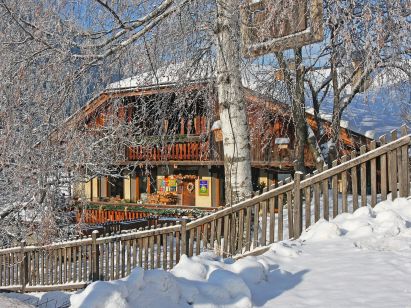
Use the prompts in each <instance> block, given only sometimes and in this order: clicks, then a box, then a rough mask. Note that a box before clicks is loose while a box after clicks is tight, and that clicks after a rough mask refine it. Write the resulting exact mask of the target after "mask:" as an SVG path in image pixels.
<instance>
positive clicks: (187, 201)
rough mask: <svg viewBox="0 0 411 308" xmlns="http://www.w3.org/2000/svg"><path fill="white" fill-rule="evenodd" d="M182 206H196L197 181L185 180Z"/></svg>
mask: <svg viewBox="0 0 411 308" xmlns="http://www.w3.org/2000/svg"><path fill="white" fill-rule="evenodd" d="M182 205H186V206H195V205H196V190H195V180H186V179H184V180H183V200H182Z"/></svg>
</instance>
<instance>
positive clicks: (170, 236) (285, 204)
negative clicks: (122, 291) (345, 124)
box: [0, 126, 411, 292]
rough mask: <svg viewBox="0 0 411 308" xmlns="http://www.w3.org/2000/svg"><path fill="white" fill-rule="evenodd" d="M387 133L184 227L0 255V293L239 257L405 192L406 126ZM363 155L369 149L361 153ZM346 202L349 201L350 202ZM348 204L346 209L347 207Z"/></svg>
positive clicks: (66, 285) (72, 285) (407, 167)
mask: <svg viewBox="0 0 411 308" xmlns="http://www.w3.org/2000/svg"><path fill="white" fill-rule="evenodd" d="M401 135H402V137H401V138H397V131H393V132H391V141H390V142H389V143H387V142H386V139H387V138H386V136H382V137H381V138H380V142H378V144H377V143H376V142H375V141H373V142H371V144H370V146H369V148H368V149H366V147H365V146H363V147H361V149H360V153H359V154H360V155H358V153H356V152H355V151H353V152H352V153H351V155H350V157H347V156H343V157H342V158H341V159H340V160H339V161H338V162H337V161H335V162H333V164H332V167H331V168H330V169H328V166H327V165H324V166H323V168H321V170H316V171H314V172H313V174H307V175H305V176H304V175H303V174H301V173H298V172H296V173H295V175H294V179H293V180H292V179H290V178H289V179H287V180H286V181H285V182H279V183H278V185H277V186H276V187H270V189H269V190H266V191H265V192H263V193H262V194H260V195H257V196H254V197H253V198H251V199H247V200H244V201H242V202H240V203H238V204H235V205H233V206H231V207H226V208H223V209H221V210H219V211H217V212H214V213H212V214H209V215H208V216H205V217H202V218H199V219H197V220H195V221H192V222H189V223H187V222H186V221H184V220H183V221H181V222H180V223H179V224H177V225H172V226H165V227H161V228H154V227H152V228H151V229H148V228H146V230H140V231H138V232H131V233H125V234H118V235H115V236H107V237H99V234H98V231H93V234H92V237H91V238H87V239H83V240H76V241H71V242H64V243H55V244H51V245H47V246H26V245H25V243H24V242H22V243H21V246H19V247H14V248H9V249H3V250H0V290H1V289H8V290H16V291H22V292H24V291H48V290H61V289H65V290H70V289H77V288H83V287H84V286H85V285H87V284H88V283H90V282H91V281H95V280H113V279H118V278H121V277H124V276H126V275H128V274H129V273H130V271H131V269H132V268H134V267H136V266H140V267H143V268H145V269H153V268H163V269H171V268H172V267H173V266H174V265H175V264H176V263H178V261H179V259H180V257H181V256H182V255H183V254H186V255H188V256H193V255H198V254H200V253H201V252H203V251H210V250H212V251H214V252H215V253H217V254H218V255H221V256H223V257H225V256H229V255H236V254H243V253H246V252H248V251H251V250H253V249H255V248H257V247H259V246H265V245H267V244H270V243H273V242H275V241H281V240H283V239H286V238H297V237H298V236H299V235H300V234H301V232H302V230H304V229H305V228H308V227H309V226H311V225H312V224H313V223H315V222H316V221H318V220H319V219H320V218H324V219H330V217H335V216H336V215H338V214H339V213H342V212H353V211H355V210H356V209H357V208H358V207H360V206H366V205H371V206H375V205H376V203H377V202H378V201H381V200H386V199H387V195H388V194H389V193H391V195H392V198H393V199H395V198H397V197H398V196H400V197H407V196H409V195H410V159H409V150H410V140H411V135H408V134H407V130H406V127H405V126H404V127H402V128H401ZM367 150H368V152H367ZM350 198H351V201H352V202H349V199H350ZM351 204H352V205H351Z"/></svg>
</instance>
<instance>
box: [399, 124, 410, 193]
mask: <svg viewBox="0 0 411 308" xmlns="http://www.w3.org/2000/svg"><path fill="white" fill-rule="evenodd" d="M407 134H408V132H407V126H406V125H403V126H401V137H405V136H407ZM408 146H409V145H408V144H406V145H404V146H402V147H401V159H402V161H401V169H402V177H403V178H402V181H401V183H402V185H401V197H408V196H409V194H410V175H409V156H408Z"/></svg>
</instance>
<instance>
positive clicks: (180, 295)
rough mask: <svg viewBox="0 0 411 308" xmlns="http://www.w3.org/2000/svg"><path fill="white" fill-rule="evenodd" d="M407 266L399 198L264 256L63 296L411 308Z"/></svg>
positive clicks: (198, 261) (196, 265)
mask: <svg viewBox="0 0 411 308" xmlns="http://www.w3.org/2000/svg"><path fill="white" fill-rule="evenodd" d="M410 260H411V198H409V199H404V198H403V199H397V200H395V201H394V202H392V201H384V202H381V203H379V204H378V205H377V206H376V207H375V208H374V209H372V208H370V207H363V208H360V209H358V210H357V211H356V212H354V213H353V214H346V213H345V214H340V215H339V216H337V217H336V218H335V219H334V220H332V221H330V222H328V221H325V220H320V221H318V222H317V223H316V224H315V225H313V226H312V227H310V228H309V229H308V230H307V231H305V232H304V233H303V234H302V235H301V237H300V238H299V239H298V240H295V241H284V242H280V243H276V244H273V245H271V247H270V250H269V251H268V252H266V253H265V254H264V255H262V256H258V257H253V256H249V257H245V258H243V259H239V260H237V261H234V260H232V259H225V260H222V259H220V258H218V257H217V256H215V255H214V254H213V253H212V252H209V253H203V254H202V255H201V256H197V257H192V258H187V257H185V256H183V257H182V258H181V261H180V263H179V264H178V265H177V266H176V267H175V268H174V269H173V270H172V271H170V272H165V271H163V270H150V271H144V270H142V269H140V268H136V269H135V270H134V271H133V272H132V273H131V275H130V276H128V277H126V278H124V279H121V280H117V281H112V282H101V281H99V282H94V283H92V284H91V285H89V286H88V287H87V288H86V289H85V290H84V291H82V292H78V293H76V294H67V293H66V294H65V295H64V296H66V297H67V298H68V297H70V298H69V299H70V302H71V305H72V307H90V308H92V307H115V308H122V307H190V306H194V307H253V306H254V307H274V306H275V307H407V306H408V307H411V261H410ZM50 293H51V292H50ZM60 293H61V292H60ZM62 294H64V293H61V294H60V296H62ZM5 296H7V294H6V295H5ZM20 296H30V295H20ZM64 296H63V297H64ZM43 298H47V294H45V295H43ZM60 302H64V300H62V299H60ZM40 307H46V306H40ZM50 307H51V306H50ZM52 307H56V306H54V305H53V306H52ZM57 307H58V306H57Z"/></svg>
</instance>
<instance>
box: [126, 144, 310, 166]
mask: <svg viewBox="0 0 411 308" xmlns="http://www.w3.org/2000/svg"><path fill="white" fill-rule="evenodd" d="M223 153H224V152H223V146H222V142H214V141H213V140H212V141H211V145H210V141H209V140H206V141H204V140H200V138H198V140H195V141H193V140H190V141H182V140H178V141H177V142H175V143H167V144H163V145H137V146H134V147H128V148H127V150H126V156H127V160H128V161H151V162H155V161H199V162H206V161H208V162H210V161H212V162H220V163H222V162H223V159H224V155H223ZM311 156H312V155H311V154H310V153H309V152H308V151H306V153H305V158H306V166H313V165H314V163H313V159H312V157H311ZM294 159H295V153H294V150H292V149H284V148H280V147H279V146H278V145H272V146H269V147H266V148H259V147H256V146H254V147H252V149H251V162H252V164H253V165H255V166H257V165H258V166H260V165H267V166H273V167H284V168H287V167H292V165H293V162H294Z"/></svg>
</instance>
